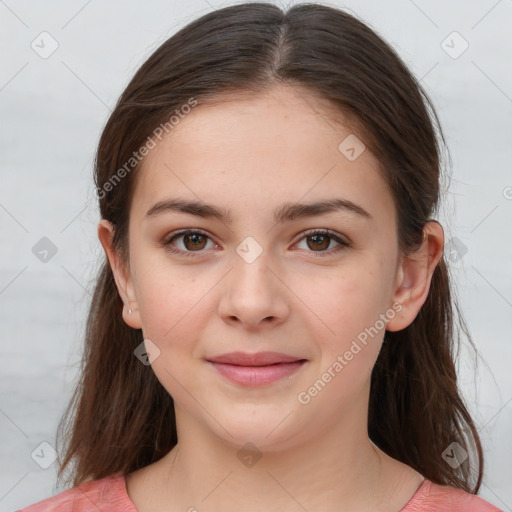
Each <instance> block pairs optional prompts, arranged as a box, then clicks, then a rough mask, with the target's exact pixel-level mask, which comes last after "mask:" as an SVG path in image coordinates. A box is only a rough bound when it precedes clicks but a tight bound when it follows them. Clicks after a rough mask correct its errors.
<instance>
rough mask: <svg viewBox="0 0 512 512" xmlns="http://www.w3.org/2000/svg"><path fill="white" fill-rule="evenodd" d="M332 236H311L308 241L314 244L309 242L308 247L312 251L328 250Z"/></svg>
mask: <svg viewBox="0 0 512 512" xmlns="http://www.w3.org/2000/svg"><path fill="white" fill-rule="evenodd" d="M330 238H331V237H330V236H328V235H311V236H308V237H307V238H306V240H312V243H309V242H308V247H309V248H310V249H314V250H316V249H321V250H324V249H327V248H328V247H329V244H330Z"/></svg>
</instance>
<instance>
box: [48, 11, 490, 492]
mask: <svg viewBox="0 0 512 512" xmlns="http://www.w3.org/2000/svg"><path fill="white" fill-rule="evenodd" d="M278 83H281V84H285V85H289V86H292V87H297V88H299V87H300V88H301V89H302V90H305V91H309V92H310V93H311V94H314V95H316V96H317V97H320V98H324V99H325V100H327V102H329V105H332V107H333V109H334V111H335V112H337V113H338V115H342V116H343V117H344V118H345V119H349V120H350V122H351V128H352V130H353V131H354V132H356V133H358V135H360V138H361V139H362V140H364V143H365V144H366V146H367V147H368V148H369V149H370V150H371V151H372V152H373V154H374V155H375V156H376V157H377V159H378V160H379V161H380V163H381V166H382V170H383V175H384V176H385V179H386V182H387V183H388V184H389V186H390V189H391V191H392V193H393V197H394V202H395V207H396V211H397V218H398V226H397V230H398V239H399V246H400V249H401V251H403V253H404V254H407V253H409V252H410V251H412V250H414V249H415V248H418V247H419V244H421V241H422V237H423V227H424V226H425V224H426V222H427V221H428V220H433V219H432V218H431V216H432V215H433V214H435V213H436V212H437V208H438V202H439V189H440V186H439V181H440V170H441V167H442V161H443V158H442V154H441V149H442V147H445V146H446V143H445V139H444V135H443V133H442V130H441V128H440V125H439V120H438V117H437V114H436V113H435V109H434V107H433V105H432V102H431V100H430V99H429V97H428V95H427V94H426V92H425V91H424V90H423V88H422V87H421V85H420V84H419V82H418V81H417V80H416V79H415V77H414V76H413V75H412V74H411V73H410V71H409V70H408V69H407V67H406V66H405V64H404V63H403V62H402V60H401V59H400V58H399V56H398V55H397V54H396V52H395V51H394V50H393V49H392V48H391V47H390V46H389V45H388V44H387V43H386V42H384V41H383V40H382V39H381V38H380V37H379V36H378V35H377V34H376V33H375V32H374V31H373V30H372V29H370V28H369V27H368V26H367V25H366V24H364V23H362V22H361V21H359V20H358V19H357V18H356V17H354V16H353V15H349V14H348V13H346V12H344V11H342V10H339V9H337V8H333V7H329V6H326V5H318V4H308V3H304V4H299V5H295V6H293V7H291V8H289V9H288V10H286V11H283V10H282V9H281V8H279V7H277V6H275V5H272V4H267V3H245V4H238V5H235V6H231V7H226V8H222V9H218V10H215V11H213V12H210V13H208V14H206V15H204V16H202V17H200V18H198V19H197V20H195V21H193V22H191V23H190V24H188V25H187V26H185V27H184V28H182V29H181V30H180V31H179V32H177V33H176V34H175V35H173V36H172V37H170V38H169V39H168V40H167V41H165V42H164V43H163V44H162V45H161V46H160V47H159V48H158V49H157V50H156V51H155V52H154V53H153V54H152V55H151V56H150V57H149V59H148V60H147V61H146V62H145V63H144V64H143V65H142V66H141V67H140V69H139V70H138V71H137V72H136V74H135V75H134V77H133V78H132V80H131V81H130V83H129V84H128V86H127V87H126V89H125V90H124V92H123V93H122V95H121V97H120V98H119V100H118V102H117V104H116V106H115V108H114V110H113V112H112V114H111V116H110V118H109V119H108V121H107V123H106V126H105V128H104V130H103V133H102V135H101V138H100V141H99V145H98V150H97V154H96V161H95V184H96V187H97V190H98V197H99V207H100V212H101V216H102V218H104V219H107V220H109V221H110V222H112V223H113V225H114V227H115V233H114V238H113V245H114V249H115V250H116V252H117V253H118V254H119V255H120V256H121V257H122V259H123V261H125V262H128V219H129V211H130V205H131V199H132V195H133V191H134V183H135V182H134V180H135V177H136V175H137V169H139V168H140V165H139V163H138V162H137V161H135V163H134V161H133V160H132V159H133V158H134V154H135V153H136V152H137V151H138V150H139V148H141V146H143V144H144V143H145V141H149V138H148V137H150V136H151V135H153V138H154V135H155V128H157V127H158V126H165V123H167V126H168V122H169V118H170V116H171V115H172V113H173V112H176V111H178V113H179V109H180V108H181V107H182V106H183V105H186V104H187V103H188V104H190V100H191V98H193V99H194V101H198V102H199V103H201V102H206V101H221V100H220V99H221V98H222V95H224V94H226V93H233V94H237V93H243V92H249V93H255V94H256V93H261V92H264V91H265V90H267V89H268V88H270V87H271V86H272V85H275V84H278ZM441 141H442V142H443V145H441ZM127 162H130V166H132V167H133V168H131V167H127V166H126V163H127ZM121 168H124V169H125V172H120V169H121ZM109 184H110V185H109ZM122 307H123V303H122V301H121V298H120V296H119V294H118V291H117V288H116V285H115V281H114V278H113V274H112V271H111V268H110V265H109V263H108V260H107V258H106V257H105V259H104V261H103V262H102V266H101V269H100V270H99V272H98V276H97V280H96V284H95V289H94V294H93V297H92V302H91V306H90V311H89V315H88V318H87V325H86V332H85V347H84V355H83V359H82V367H81V371H80V378H79V381H78V383H77V386H76V388H75V390H74V394H73V396H72V398H71V400H70V403H69V404H68V407H67V409H66V411H65V413H64V415H63V418H62V420H61V423H60V424H59V429H58V433H57V438H58V436H59V434H60V432H61V429H62V430H64V441H65V443H66V447H65V451H64V457H63V459H62V460H61V458H60V457H59V460H58V462H59V466H60V469H59V473H58V478H59V479H61V478H62V476H63V474H64V470H65V469H66V468H67V467H68V466H70V463H71V462H72V461H73V462H74V467H73V472H72V474H71V477H70V478H72V483H73V485H79V484H80V483H82V482H84V481H86V480H89V479H99V478H103V477H106V476H109V475H112V474H114V473H123V474H126V473H129V472H132V471H134V470H136V469H138V468H141V467H144V466H146V465H149V464H151V463H152V462H156V461H157V460H159V459H160V458H162V457H163V456H164V455H165V454H167V453H168V452H169V451H170V450H171V449H172V448H173V447H174V446H175V445H176V443H177V434H176V427H175V416H174V405H173V399H172V397H171V396H170V395H169V393H168V392H167V391H166V390H165V388H164V387H163V386H162V385H161V384H160V382H159V381H158V380H157V378H156V376H155V374H154V373H153V371H152V369H151V367H150V366H147V365H143V364H141V362H140V361H139V360H138V359H137V358H136V357H135V356H134V350H135V348H136V347H137V346H138V345H139V344H140V343H141V341H142V339H143V336H142V331H141V330H135V329H132V328H131V327H129V326H128V325H126V324H125V323H124V321H123V319H122V316H121V311H122ZM454 308H455V309H456V312H457V319H458V321H459V323H460V326H461V327H462V329H463V331H464V332H465V334H466V335H467V337H468V339H469V340H470V341H471V338H470V336H469V333H468V331H467V327H466V325H465V322H464V320H463V318H462V315H461V313H460V311H459V308H458V306H457V302H456V301H455V298H454V297H453V293H452V291H451V286H450V279H449V270H448V267H447V263H446V261H445V259H444V256H443V258H442V259H441V260H440V262H439V263H438V265H437V267H436V268H435V271H434V273H433V276H432V281H431V288H430V291H429V295H428V298H427V300H426V302H425V303H424V305H423V306H422V308H421V310H420V312H419V314H418V315H417V317H416V318H415V319H414V321H413V322H412V324H411V325H409V326H408V327H407V328H405V329H403V330H401V331H399V332H388V331H386V333H385V337H384V341H385V342H384V343H383V345H382V349H381V351H380V354H379V356H378V359H377V361H376V364H375V366H374V369H373V372H372V377H371V390H370V402H369V417H368V433H369V437H370V439H371V440H372V441H373V442H374V443H375V444H376V445H377V446H379V447H380V448H381V449H382V450H383V451H385V452H386V453H387V454H388V455H390V456H391V457H393V458H395V459H398V460H399V461H401V462H403V463H405V464H407V465H409V466H411V467H412V468H414V469H415V470H416V471H418V472H420V473H421V474H422V475H423V476H424V477H425V478H428V479H430V480H432V481H433V482H435V483H439V484H448V485H452V486H455V487H459V488H461V489H464V490H466V491H468V492H472V493H477V492H478V489H479V487H480V483H481V480H482V474H483V454H482V447H481V444H480V440H479V436H478V433H477V430H476V428H475V424H474V423H473V420H472V418H471V416H470V414H469V412H468V410H467V408H466V405H465V403H464V400H463V397H462V395H461V394H460V392H459V389H458V386H457V377H456V370H455V365H454V358H455V354H454V349H455V342H457V343H459V342H460V333H459V330H455V329H454V326H455V319H456V318H455V315H454V313H455V309H454ZM471 345H472V347H473V349H474V350H476V348H475V347H474V344H473V342H472V341H471ZM453 442H457V443H458V444H460V445H461V446H462V447H464V448H465V449H466V451H467V452H468V453H469V457H468V458H467V459H466V460H465V461H464V462H463V463H462V464H460V465H459V466H458V467H457V468H455V469H452V467H451V466H450V465H449V464H448V463H447V462H446V461H445V460H444V459H443V457H442V453H443V451H444V450H445V449H447V448H448V447H449V445H451V443H453ZM475 460H476V466H477V481H476V484H475V485H474V487H471V484H470V482H469V478H470V476H471V473H472V469H471V468H470V462H472V463H473V462H474V461H475ZM69 480H70V479H69V478H68V479H67V480H66V483H68V482H69Z"/></svg>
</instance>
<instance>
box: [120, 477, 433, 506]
mask: <svg viewBox="0 0 512 512" xmlns="http://www.w3.org/2000/svg"><path fill="white" fill-rule="evenodd" d="M116 478H117V485H118V487H117V490H118V492H119V495H120V496H121V497H122V498H123V500H124V501H125V502H126V505H127V507H128V508H127V510H126V512H138V510H137V508H136V507H135V504H134V503H133V501H132V500H131V498H130V496H129V495H128V489H127V487H126V478H125V475H123V474H119V475H117V477H116ZM430 483H431V482H430V480H428V479H427V478H423V480H422V482H421V483H420V485H419V486H418V488H417V489H416V491H414V494H413V495H412V496H411V499H410V500H409V501H408V502H407V503H406V504H405V505H404V506H403V507H402V508H401V509H400V510H399V511H398V512H409V510H410V507H412V506H413V505H416V504H418V501H420V500H421V497H422V496H423V495H424V494H425V493H424V491H428V489H429V488H430Z"/></svg>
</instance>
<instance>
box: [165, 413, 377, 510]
mask: <svg viewBox="0 0 512 512" xmlns="http://www.w3.org/2000/svg"><path fill="white" fill-rule="evenodd" d="M176 407H177V410H176V417H177V418H181V420H186V422H185V421H181V422H180V421H179V420H178V439H179V443H178V445H176V446H175V447H174V449H173V450H171V452H169V454H168V455H167V456H165V457H164V459H162V461H161V462H162V463H163V466H162V467H164V468H165V469H164V470H163V472H162V473H163V474H164V476H163V479H164V480H163V482H162V486H163V488H165V489H166V490H167V491H166V494H167V497H168V498H167V499H168V501H167V502H168V503H177V501H176V500H178V502H179V503H180V505H181V507H182V508H181V509H182V510H194V509H197V510H240V509H242V510H253V509H251V506H254V505H257V506H256V507H255V508H254V510H279V511H280V512H288V511H290V512H291V511H297V510H300V508H303V509H305V510H322V511H326V512H328V511H334V510H340V509H343V510H352V509H354V510H364V509H366V508H368V509H369V510H370V509H371V507H372V506H375V505H376V504H377V503H378V502H379V498H378V496H379V494H380V493H381V492H382V485H383V479H382V471H383V470H382V466H383V452H381V450H379V449H378V448H377V447H376V446H375V445H374V444H373V443H372V442H371V441H370V439H369V438H368V435H367V429H366V418H362V419H363V420H364V421H363V422H361V423H363V424H361V425H347V424H346V423H345V424H343V423H341V425H340V426H338V427H337V428H335V429H331V430H326V431H324V432H321V433H318V435H316V436H315V437H314V438H311V439H309V440H308V441H307V442H304V443H301V444H295V445H294V444H293V442H289V443H288V445H289V446H288V447H287V448H285V449H282V445H280V449H279V450H271V449H265V450H263V449H262V450H261V451H260V450H258V449H257V448H256V450H257V451H254V452H252V451H251V450H250V449H248V447H245V448H244V447H243V446H245V445H242V446H241V445H234V444H229V443H227V442H226V441H225V440H224V439H220V438H219V437H217V436H215V434H213V433H212V432H211V431H210V430H207V429H205V428H204V426H202V425H200V424H198V423H196V422H194V421H193V420H192V419H191V418H190V417H187V416H186V412H185V411H183V410H180V408H179V406H178V405H177V404H176ZM185 423H186V428H180V427H184V426H185V425H184V424H185ZM356 427H357V428H356ZM177 508H178V507H177Z"/></svg>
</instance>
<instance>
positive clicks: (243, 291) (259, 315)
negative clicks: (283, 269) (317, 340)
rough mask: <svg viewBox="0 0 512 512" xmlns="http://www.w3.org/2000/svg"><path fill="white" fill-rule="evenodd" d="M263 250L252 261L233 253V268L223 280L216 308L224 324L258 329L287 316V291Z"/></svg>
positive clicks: (277, 323)
mask: <svg viewBox="0 0 512 512" xmlns="http://www.w3.org/2000/svg"><path fill="white" fill-rule="evenodd" d="M267 252H268V251H263V252H262V254H260V255H259V256H258V258H256V259H255V260H254V261H252V262H248V261H246V260H244V258H243V257H241V256H239V255H238V254H235V255H234V258H233V268H232V269H231V271H230V272H228V274H227V275H226V277H225V279H223V283H222V289H221V292H222V296H221V299H220V301H219V307H218V311H219V315H220V316H221V318H222V319H223V320H224V321H225V322H226V323H229V324H232V325H237V324H239V325H242V326H243V327H244V328H246V329H247V330H258V329H261V328H264V327H266V326H269V327H275V326H276V325H279V324H280V323H282V322H284V321H285V320H286V318H287V317H288V315H289V304H288V300H287V298H289V290H288V288H287V287H286V285H285V283H284V281H285V280H284V279H283V276H280V275H279V273H280V272H279V270H278V269H277V268H278V266H276V265H275V264H273V263H272V262H270V261H269V258H268V257H267ZM273 267H277V268H273Z"/></svg>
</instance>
